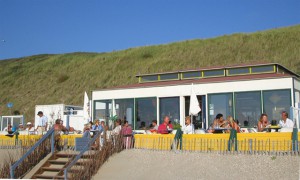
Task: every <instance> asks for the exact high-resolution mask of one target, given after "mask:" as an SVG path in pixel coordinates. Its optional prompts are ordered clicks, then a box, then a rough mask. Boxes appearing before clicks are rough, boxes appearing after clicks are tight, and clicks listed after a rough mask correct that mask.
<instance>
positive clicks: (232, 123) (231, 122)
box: [226, 116, 241, 133]
mask: <svg viewBox="0 0 300 180" xmlns="http://www.w3.org/2000/svg"><path fill="white" fill-rule="evenodd" d="M226 121H227V122H228V125H227V128H231V129H235V130H236V132H238V133H240V132H241V128H240V127H239V125H238V124H237V123H236V122H235V121H234V119H233V117H232V116H228V117H227V119H226Z"/></svg>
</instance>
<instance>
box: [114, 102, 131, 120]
mask: <svg viewBox="0 0 300 180" xmlns="http://www.w3.org/2000/svg"><path fill="white" fill-rule="evenodd" d="M115 108H116V114H117V116H118V118H120V119H121V120H127V121H128V123H129V124H130V125H133V118H134V116H133V108H134V100H133V99H116V100H115Z"/></svg>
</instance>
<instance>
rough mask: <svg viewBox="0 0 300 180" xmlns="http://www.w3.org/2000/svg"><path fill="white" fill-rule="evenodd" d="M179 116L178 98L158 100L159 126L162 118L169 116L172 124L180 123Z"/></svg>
mask: <svg viewBox="0 0 300 180" xmlns="http://www.w3.org/2000/svg"><path fill="white" fill-rule="evenodd" d="M179 114H180V113H179V97H168V98H160V99H159V124H161V123H162V122H163V118H164V116H169V117H170V120H171V121H172V123H174V122H175V123H180V122H179V119H180V118H179Z"/></svg>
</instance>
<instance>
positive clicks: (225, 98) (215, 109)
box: [208, 93, 233, 126]
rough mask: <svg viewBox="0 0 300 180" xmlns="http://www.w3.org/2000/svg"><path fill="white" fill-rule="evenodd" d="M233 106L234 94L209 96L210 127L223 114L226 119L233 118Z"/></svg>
mask: <svg viewBox="0 0 300 180" xmlns="http://www.w3.org/2000/svg"><path fill="white" fill-rule="evenodd" d="M232 106H233V104H232V93H224V94H223V93H222V94H210V95H208V126H210V124H211V123H212V122H213V121H214V119H215V117H216V115H217V114H219V113H221V114H223V116H224V118H226V117H227V116H229V115H231V116H232V114H233V110H232Z"/></svg>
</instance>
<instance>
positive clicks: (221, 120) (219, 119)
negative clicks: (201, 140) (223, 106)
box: [207, 114, 228, 133]
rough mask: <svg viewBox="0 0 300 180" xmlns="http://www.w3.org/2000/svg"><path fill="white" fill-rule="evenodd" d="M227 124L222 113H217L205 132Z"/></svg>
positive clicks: (210, 131)
mask: <svg viewBox="0 0 300 180" xmlns="http://www.w3.org/2000/svg"><path fill="white" fill-rule="evenodd" d="M227 124H228V123H227V121H225V120H224V118H223V114H217V116H216V119H215V120H214V122H213V123H212V125H211V127H210V129H209V130H208V131H207V132H209V133H214V132H215V129H220V128H225V127H226V125H227Z"/></svg>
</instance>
